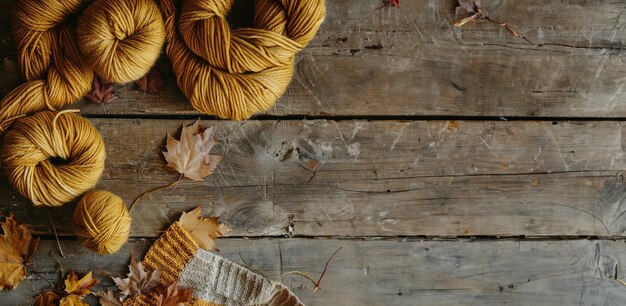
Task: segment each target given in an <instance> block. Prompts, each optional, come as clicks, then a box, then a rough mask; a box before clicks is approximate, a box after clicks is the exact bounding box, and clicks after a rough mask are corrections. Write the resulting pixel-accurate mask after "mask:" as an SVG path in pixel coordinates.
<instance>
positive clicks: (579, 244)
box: [2, 239, 626, 306]
mask: <svg viewBox="0 0 626 306" xmlns="http://www.w3.org/2000/svg"><path fill="white" fill-rule="evenodd" d="M149 243H150V241H132V242H130V243H128V244H126V245H125V246H124V248H123V249H122V250H121V251H120V252H119V253H117V254H115V255H111V256H98V255H94V254H93V253H87V252H88V251H86V250H85V249H84V248H81V247H79V246H78V244H77V243H76V242H75V241H63V242H62V247H63V249H64V252H65V253H66V258H64V259H61V258H60V256H59V255H57V254H58V251H56V245H55V244H54V243H53V242H51V241H45V242H43V244H42V246H41V249H40V250H39V252H38V254H37V255H36V256H35V260H34V263H35V266H36V267H37V269H39V270H40V271H41V272H42V273H43V275H45V276H46V277H47V278H49V279H50V280H52V281H53V282H55V283H56V282H58V280H59V272H58V269H57V266H58V264H57V262H56V261H55V259H54V258H57V259H58V260H59V262H60V263H61V264H62V266H63V268H64V269H65V271H67V269H69V268H70V267H71V268H73V269H74V270H75V271H76V272H77V273H79V274H80V273H85V272H88V271H91V270H93V271H94V276H95V277H97V278H99V279H100V280H101V281H102V284H100V285H98V289H101V288H103V287H108V288H112V284H111V281H110V279H109V278H108V277H109V276H121V275H123V274H124V273H125V272H126V271H127V268H126V265H127V264H128V261H129V256H128V255H129V254H133V255H135V256H142V254H143V253H144V252H145V251H146V250H147V248H148V247H149ZM219 245H220V248H221V249H222V253H221V255H222V256H225V257H226V258H228V259H230V260H233V261H235V262H238V263H240V264H245V265H247V266H248V267H250V268H251V269H253V270H254V271H255V272H257V273H261V274H262V275H265V276H267V277H269V278H271V279H274V280H281V281H283V282H284V283H285V284H286V285H287V286H289V287H290V288H291V289H292V290H294V291H295V293H296V294H297V295H298V296H299V297H300V298H302V299H303V301H304V302H305V303H306V304H307V305H312V306H317V305H337V301H341V305H346V306H353V305H354V306H356V305H359V306H360V305H469V304H471V305H501V304H509V305H559V306H560V305H622V304H623V303H624V301H626V287H624V286H623V285H621V284H619V283H618V282H617V281H616V280H615V278H618V279H622V278H624V277H625V275H624V272H623V271H624V269H623V266H624V265H625V264H626V255H625V254H626V245H625V244H624V242H623V241H469V240H460V241H419V240H406V239H405V240H391V241H352V240H312V239H260V240H242V239H221V240H220V241H219ZM339 247H342V250H341V251H340V252H339V253H338V254H337V256H336V257H335V258H334V259H333V261H332V262H331V264H330V266H329V269H328V272H327V273H326V276H325V277H324V279H323V281H322V284H321V287H322V289H321V290H320V291H319V292H317V293H316V294H311V291H312V286H311V284H310V283H309V282H308V281H306V280H305V279H303V278H300V277H297V276H291V275H289V276H283V277H281V275H282V274H284V273H286V272H289V271H301V272H304V273H307V274H309V275H311V276H312V277H314V278H317V277H318V276H319V274H320V273H321V271H322V269H323V267H324V263H325V262H326V260H327V259H328V257H329V256H330V255H331V254H332V253H333V252H334V251H335V250H337V249H338V248H339ZM53 256H54V258H53ZM43 288H46V283H44V282H43V281H41V280H40V279H38V278H37V277H36V276H34V275H32V276H29V277H28V278H27V279H26V280H25V281H24V283H22V284H21V285H20V287H18V289H17V290H15V291H10V292H2V303H3V305H16V306H27V305H32V302H33V297H34V296H35V295H36V294H37V293H38V292H39V291H40V290H41V289H43Z"/></svg>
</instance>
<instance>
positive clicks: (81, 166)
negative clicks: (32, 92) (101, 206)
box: [0, 111, 105, 206]
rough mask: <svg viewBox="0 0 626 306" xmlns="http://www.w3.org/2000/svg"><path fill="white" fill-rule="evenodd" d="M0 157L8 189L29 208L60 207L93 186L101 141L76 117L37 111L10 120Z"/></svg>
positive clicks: (101, 154) (100, 157)
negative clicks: (28, 201)
mask: <svg viewBox="0 0 626 306" xmlns="http://www.w3.org/2000/svg"><path fill="white" fill-rule="evenodd" d="M0 158H2V168H3V169H4V172H5V173H6V175H7V177H8V178H9V181H10V182H11V184H12V185H13V187H14V188H15V189H16V190H17V191H18V192H19V193H21V194H22V195H23V196H24V197H26V198H28V199H30V200H31V201H32V202H33V205H35V206H41V205H45V206H60V205H63V204H65V203H67V202H69V201H71V200H73V199H74V198H76V197H77V196H79V195H81V194H82V193H83V192H85V191H87V190H88V189H90V188H92V187H93V186H95V184H96V183H97V182H98V179H99V178H100V175H101V174H102V171H103V169H104V160H105V150H104V141H103V140H102V137H100V133H98V131H97V130H96V129H95V128H94V127H93V126H92V125H91V124H90V123H89V121H87V120H86V119H84V118H83V117H81V116H79V115H77V114H74V113H55V112H51V111H42V112H38V113H36V114H34V115H31V116H28V117H23V118H20V119H17V120H16V121H15V123H14V124H13V126H12V128H11V129H10V130H9V131H8V132H7V133H6V134H5V135H4V142H3V145H2V148H0ZM54 160H60V161H61V164H55V163H54Z"/></svg>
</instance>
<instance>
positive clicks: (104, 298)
mask: <svg viewBox="0 0 626 306" xmlns="http://www.w3.org/2000/svg"><path fill="white" fill-rule="evenodd" d="M96 296H97V297H98V301H99V302H100V305H101V306H122V305H123V304H122V302H121V301H120V299H119V298H118V297H117V294H115V292H113V291H111V290H107V291H100V292H98V293H97V294H96Z"/></svg>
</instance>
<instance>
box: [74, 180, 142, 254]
mask: <svg viewBox="0 0 626 306" xmlns="http://www.w3.org/2000/svg"><path fill="white" fill-rule="evenodd" d="M130 223H131V218H130V214H129V213H128V210H126V205H125V204H124V201H122V199H120V198H119V197H118V196H116V195H114V194H112V193H110V192H108V191H102V190H96V191H93V192H90V193H87V194H85V195H84V196H83V197H82V198H81V199H80V201H79V202H78V204H77V205H76V208H75V209H74V213H73V214H72V226H73V228H74V233H75V234H76V236H78V238H79V239H81V240H82V241H83V245H85V246H86V247H88V248H90V249H92V250H94V251H96V252H97V253H99V254H111V253H114V252H116V251H117V250H119V249H120V247H122V245H123V244H124V242H126V240H128V235H129V234H130Z"/></svg>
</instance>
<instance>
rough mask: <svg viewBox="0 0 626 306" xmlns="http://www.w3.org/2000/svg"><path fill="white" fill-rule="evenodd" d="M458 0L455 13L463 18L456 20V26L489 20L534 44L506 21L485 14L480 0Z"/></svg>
mask: <svg viewBox="0 0 626 306" xmlns="http://www.w3.org/2000/svg"><path fill="white" fill-rule="evenodd" d="M458 1H459V6H457V7H456V9H455V14H456V16H457V17H459V18H461V19H459V20H457V21H455V22H454V26H455V27H460V26H463V25H465V24H467V23H470V22H473V21H478V20H484V21H489V22H492V23H495V24H497V25H499V26H501V27H504V28H505V29H506V30H507V31H509V33H511V35H513V36H515V37H519V38H521V39H523V40H525V41H526V42H528V43H529V44H532V42H531V41H530V40H529V39H528V38H526V36H524V35H523V34H521V33H519V32H517V31H515V30H514V29H513V28H512V27H511V26H510V25H509V24H508V23H507V22H506V21H505V22H500V21H496V20H494V19H493V18H491V17H489V16H487V15H485V13H484V12H483V10H482V7H481V2H480V0H458Z"/></svg>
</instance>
